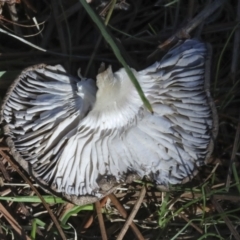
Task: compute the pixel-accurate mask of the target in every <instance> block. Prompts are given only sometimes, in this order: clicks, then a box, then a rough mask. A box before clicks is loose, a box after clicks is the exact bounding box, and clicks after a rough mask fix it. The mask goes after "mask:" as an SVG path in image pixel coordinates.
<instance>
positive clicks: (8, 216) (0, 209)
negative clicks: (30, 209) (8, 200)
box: [0, 203, 31, 240]
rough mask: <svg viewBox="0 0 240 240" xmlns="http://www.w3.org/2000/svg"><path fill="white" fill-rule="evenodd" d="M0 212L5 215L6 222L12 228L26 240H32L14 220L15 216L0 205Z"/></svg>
mask: <svg viewBox="0 0 240 240" xmlns="http://www.w3.org/2000/svg"><path fill="white" fill-rule="evenodd" d="M0 212H1V213H2V214H3V215H4V217H5V218H6V220H7V221H8V222H9V224H10V225H11V226H12V228H13V229H14V230H15V231H16V232H17V233H18V234H19V235H20V236H21V237H22V238H23V239H26V240H31V238H30V237H29V236H27V235H26V234H25V232H24V230H23V229H22V227H21V226H20V225H19V224H18V222H17V221H16V220H15V219H14V218H13V216H12V215H11V214H10V213H9V212H8V211H7V209H6V208H5V207H4V206H3V205H2V204H1V203H0Z"/></svg>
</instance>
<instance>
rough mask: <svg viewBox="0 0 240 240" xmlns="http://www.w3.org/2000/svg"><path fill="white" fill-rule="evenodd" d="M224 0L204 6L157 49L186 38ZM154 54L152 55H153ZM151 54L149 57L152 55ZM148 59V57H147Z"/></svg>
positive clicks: (217, 0)
mask: <svg viewBox="0 0 240 240" xmlns="http://www.w3.org/2000/svg"><path fill="white" fill-rule="evenodd" d="M224 1H226V0H216V1H214V2H213V3H212V4H210V5H208V6H206V7H205V8H204V9H203V10H202V11H201V12H200V13H199V14H198V15H197V16H196V17H195V18H193V19H192V20H191V21H190V22H189V23H187V24H186V25H185V26H184V27H183V28H181V29H180V30H179V31H177V32H176V33H175V34H174V35H173V36H171V37H170V38H168V39H167V40H166V41H165V42H164V43H162V44H160V45H159V46H158V48H160V49H165V48H167V47H168V46H171V45H172V44H174V43H175V42H177V41H178V40H179V38H180V39H181V38H188V37H189V34H190V32H191V31H193V30H194V29H195V28H196V27H197V26H198V25H200V24H201V23H202V22H203V21H204V20H205V19H207V18H208V17H209V16H211V15H212V14H213V12H215V11H216V10H217V9H218V8H219V7H220V6H221V5H222V4H223V3H224ZM153 54H154V53H153ZM153 54H151V56H152V55H153ZM149 57H150V56H149Z"/></svg>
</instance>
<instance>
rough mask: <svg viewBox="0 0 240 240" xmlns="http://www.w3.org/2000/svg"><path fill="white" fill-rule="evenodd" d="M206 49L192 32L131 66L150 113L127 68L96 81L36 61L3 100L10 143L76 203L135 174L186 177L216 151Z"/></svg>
mask: <svg viewBox="0 0 240 240" xmlns="http://www.w3.org/2000/svg"><path fill="white" fill-rule="evenodd" d="M209 58H210V50H209V47H208V45H207V44H205V43H202V42H200V41H198V40H196V39H190V40H186V41H180V42H179V43H178V44H177V45H176V46H175V47H173V48H172V49H171V50H170V51H169V52H168V53H167V54H166V55H165V56H164V57H163V59H162V60H161V61H159V62H156V63H154V64H153V65H151V66H150V67H148V68H146V69H144V70H142V71H140V72H137V71H135V70H134V69H132V71H133V73H134V74H135V76H136V78H137V79H138V81H139V84H140V85H141V87H142V89H143V92H144V93H145V95H146V97H147V98H148V100H149V101H150V103H151V105H152V108H153V111H154V113H153V114H152V113H150V112H149V111H148V110H147V109H146V108H145V107H144V105H143V103H142V101H141V99H140V97H139V95H138V93H137V91H136V89H135V88H134V86H133V84H132V83H131V81H130V79H129V77H128V75H127V73H126V71H125V69H123V68H122V69H120V70H119V71H117V72H115V73H113V72H112V69H111V67H108V69H107V70H105V71H104V72H102V73H100V74H98V75H97V82H96V83H95V81H93V80H91V79H81V81H80V80H78V79H76V78H74V77H73V76H70V75H69V74H67V73H66V71H65V70H64V69H63V67H62V66H60V65H56V66H47V65H44V64H42V65H37V66H33V67H30V68H28V69H26V70H24V71H23V72H22V73H21V75H20V76H19V77H18V78H17V79H16V80H15V82H14V83H13V85H12V86H11V87H10V89H9V91H8V93H7V95H6V97H5V100H4V102H3V105H2V110H1V118H2V119H1V121H2V122H3V124H4V133H5V135H7V140H6V141H7V144H8V145H9V147H10V149H11V151H12V154H13V156H14V158H15V159H16V161H18V162H19V163H20V165H21V166H22V167H23V168H24V169H25V170H26V171H27V172H28V173H29V174H30V175H32V176H33V177H34V179H35V180H36V181H37V182H39V183H40V184H41V186H42V187H43V188H44V189H47V190H48V191H51V192H53V193H54V194H56V195H58V194H60V195H63V196H64V197H65V198H67V199H69V200H70V201H72V202H74V203H76V204H86V203H89V202H93V201H96V200H97V199H99V198H101V197H103V196H104V195H106V194H108V193H109V192H111V191H113V189H114V187H115V186H116V185H117V184H119V183H121V182H126V181H128V179H129V177H130V176H132V175H131V174H133V176H139V177H140V178H142V177H144V176H147V177H149V178H150V179H151V180H153V181H155V182H156V184H158V185H163V186H166V187H167V186H168V185H169V184H179V183H182V182H183V181H185V180H186V179H191V178H192V176H193V175H194V174H195V173H196V170H197V168H198V167H199V166H201V165H203V164H204V163H205V162H206V160H207V159H208V158H209V156H210V154H211V152H212V148H213V141H214V138H215V137H216V133H217V117H216V111H215V107H214V104H213V102H212V100H211V97H210V93H209V82H208V81H209V68H210V66H209V64H210V63H209V62H210V60H209ZM96 85H97V86H96Z"/></svg>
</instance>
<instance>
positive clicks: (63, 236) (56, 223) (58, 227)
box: [0, 149, 67, 240]
mask: <svg viewBox="0 0 240 240" xmlns="http://www.w3.org/2000/svg"><path fill="white" fill-rule="evenodd" d="M0 154H1V155H2V157H4V158H5V159H6V160H7V161H8V162H9V163H10V164H11V165H12V167H13V168H14V169H15V170H16V171H17V172H18V174H19V175H20V176H21V177H22V178H23V180H24V181H25V182H26V183H28V184H29V186H30V187H31V189H32V190H33V191H34V192H35V193H36V195H37V196H38V197H39V198H40V199H41V201H42V204H43V206H44V207H45V208H46V209H47V211H48V213H49V215H50V217H51V218H52V220H53V222H54V224H55V226H56V228H57V230H58V232H59V234H60V236H61V238H62V239H63V240H66V239H67V238H66V237H65V234H64V232H63V230H62V228H61V226H60V224H59V223H58V220H57V219H56V217H55V216H54V214H53V213H52V210H51V209H50V207H49V206H48V204H47V203H46V201H45V200H44V198H43V197H42V195H41V194H40V193H39V192H38V190H37V189H36V188H35V187H34V186H33V184H32V183H31V181H30V180H29V179H28V178H27V177H26V176H25V175H24V174H23V173H22V171H21V170H20V169H19V168H18V166H17V165H16V164H15V163H14V162H13V161H12V159H11V158H10V157H9V156H8V155H6V154H5V153H4V152H3V151H2V150H1V149H0Z"/></svg>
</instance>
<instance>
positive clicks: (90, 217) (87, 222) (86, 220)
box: [80, 196, 108, 232]
mask: <svg viewBox="0 0 240 240" xmlns="http://www.w3.org/2000/svg"><path fill="white" fill-rule="evenodd" d="M107 200H108V196H107V197H104V198H103V199H101V200H100V207H101V208H102V207H103V206H104V205H105V204H106V202H107ZM93 217H94V216H93V213H91V212H89V214H87V215H86V216H85V218H84V220H83V225H82V226H83V227H80V229H81V231H82V230H83V231H84V230H86V229H87V228H89V227H90V226H91V225H92V223H93ZM83 231H82V232H83Z"/></svg>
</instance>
